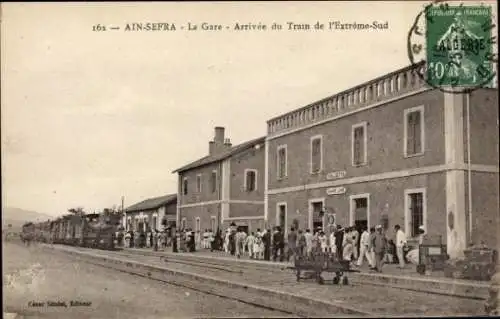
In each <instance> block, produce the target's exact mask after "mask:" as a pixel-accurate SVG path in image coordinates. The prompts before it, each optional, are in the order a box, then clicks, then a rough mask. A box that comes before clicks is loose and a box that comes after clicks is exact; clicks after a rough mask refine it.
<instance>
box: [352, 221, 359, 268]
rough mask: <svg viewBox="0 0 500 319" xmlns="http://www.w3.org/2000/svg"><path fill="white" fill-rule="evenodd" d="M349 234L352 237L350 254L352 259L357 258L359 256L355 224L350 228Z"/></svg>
mask: <svg viewBox="0 0 500 319" xmlns="http://www.w3.org/2000/svg"><path fill="white" fill-rule="evenodd" d="M351 234H352V237H353V242H352V246H353V247H352V254H353V257H354V259H353V260H357V259H358V256H359V231H358V229H357V228H356V226H352V228H351Z"/></svg>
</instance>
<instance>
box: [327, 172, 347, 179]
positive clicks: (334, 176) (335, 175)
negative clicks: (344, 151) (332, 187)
mask: <svg viewBox="0 0 500 319" xmlns="http://www.w3.org/2000/svg"><path fill="white" fill-rule="evenodd" d="M345 175H346V171H337V172H331V173H328V174H326V179H328V180H330V179H339V178H344V177H345Z"/></svg>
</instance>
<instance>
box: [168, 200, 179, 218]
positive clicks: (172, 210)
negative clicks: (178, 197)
mask: <svg viewBox="0 0 500 319" xmlns="http://www.w3.org/2000/svg"><path fill="white" fill-rule="evenodd" d="M176 213H177V203H176V202H174V203H171V204H168V205H167V206H166V215H169V216H171V215H173V216H175V214H176Z"/></svg>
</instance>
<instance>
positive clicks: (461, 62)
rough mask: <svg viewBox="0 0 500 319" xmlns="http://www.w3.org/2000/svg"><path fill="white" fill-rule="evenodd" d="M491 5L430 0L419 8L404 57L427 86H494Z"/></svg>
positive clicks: (453, 89)
mask: <svg viewBox="0 0 500 319" xmlns="http://www.w3.org/2000/svg"><path fill="white" fill-rule="evenodd" d="M492 16H493V11H492V8H491V6H486V5H484V4H480V5H475V6H474V5H464V4H460V5H456V6H450V5H448V4H447V3H445V2H438V3H436V2H434V3H431V4H428V5H426V6H425V8H424V10H422V11H421V12H419V14H418V15H417V17H416V18H415V21H414V22H413V24H412V26H411V28H410V32H409V33H408V43H407V50H408V58H409V59H410V62H411V64H412V66H413V67H414V68H413V69H414V71H415V72H416V73H417V75H418V76H419V77H420V78H421V79H422V80H423V81H425V83H426V84H427V85H429V86H430V87H433V88H436V89H439V90H441V91H443V92H446V93H454V94H457V93H470V92H472V91H474V90H476V89H479V88H483V87H492V86H494V81H495V80H496V78H497V73H496V70H495V67H496V62H497V61H498V59H497V56H498V55H497V54H498V53H497V52H494V48H495V43H496V37H494V36H492V29H493V28H494V27H495V25H494V23H493V18H492Z"/></svg>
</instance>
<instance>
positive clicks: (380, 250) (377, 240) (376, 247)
mask: <svg viewBox="0 0 500 319" xmlns="http://www.w3.org/2000/svg"><path fill="white" fill-rule="evenodd" d="M386 249H387V239H386V238H385V235H384V234H383V233H382V226H381V225H377V227H375V236H374V237H373V251H374V252H375V270H376V271H378V272H382V267H383V266H384V255H385V252H386Z"/></svg>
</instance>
